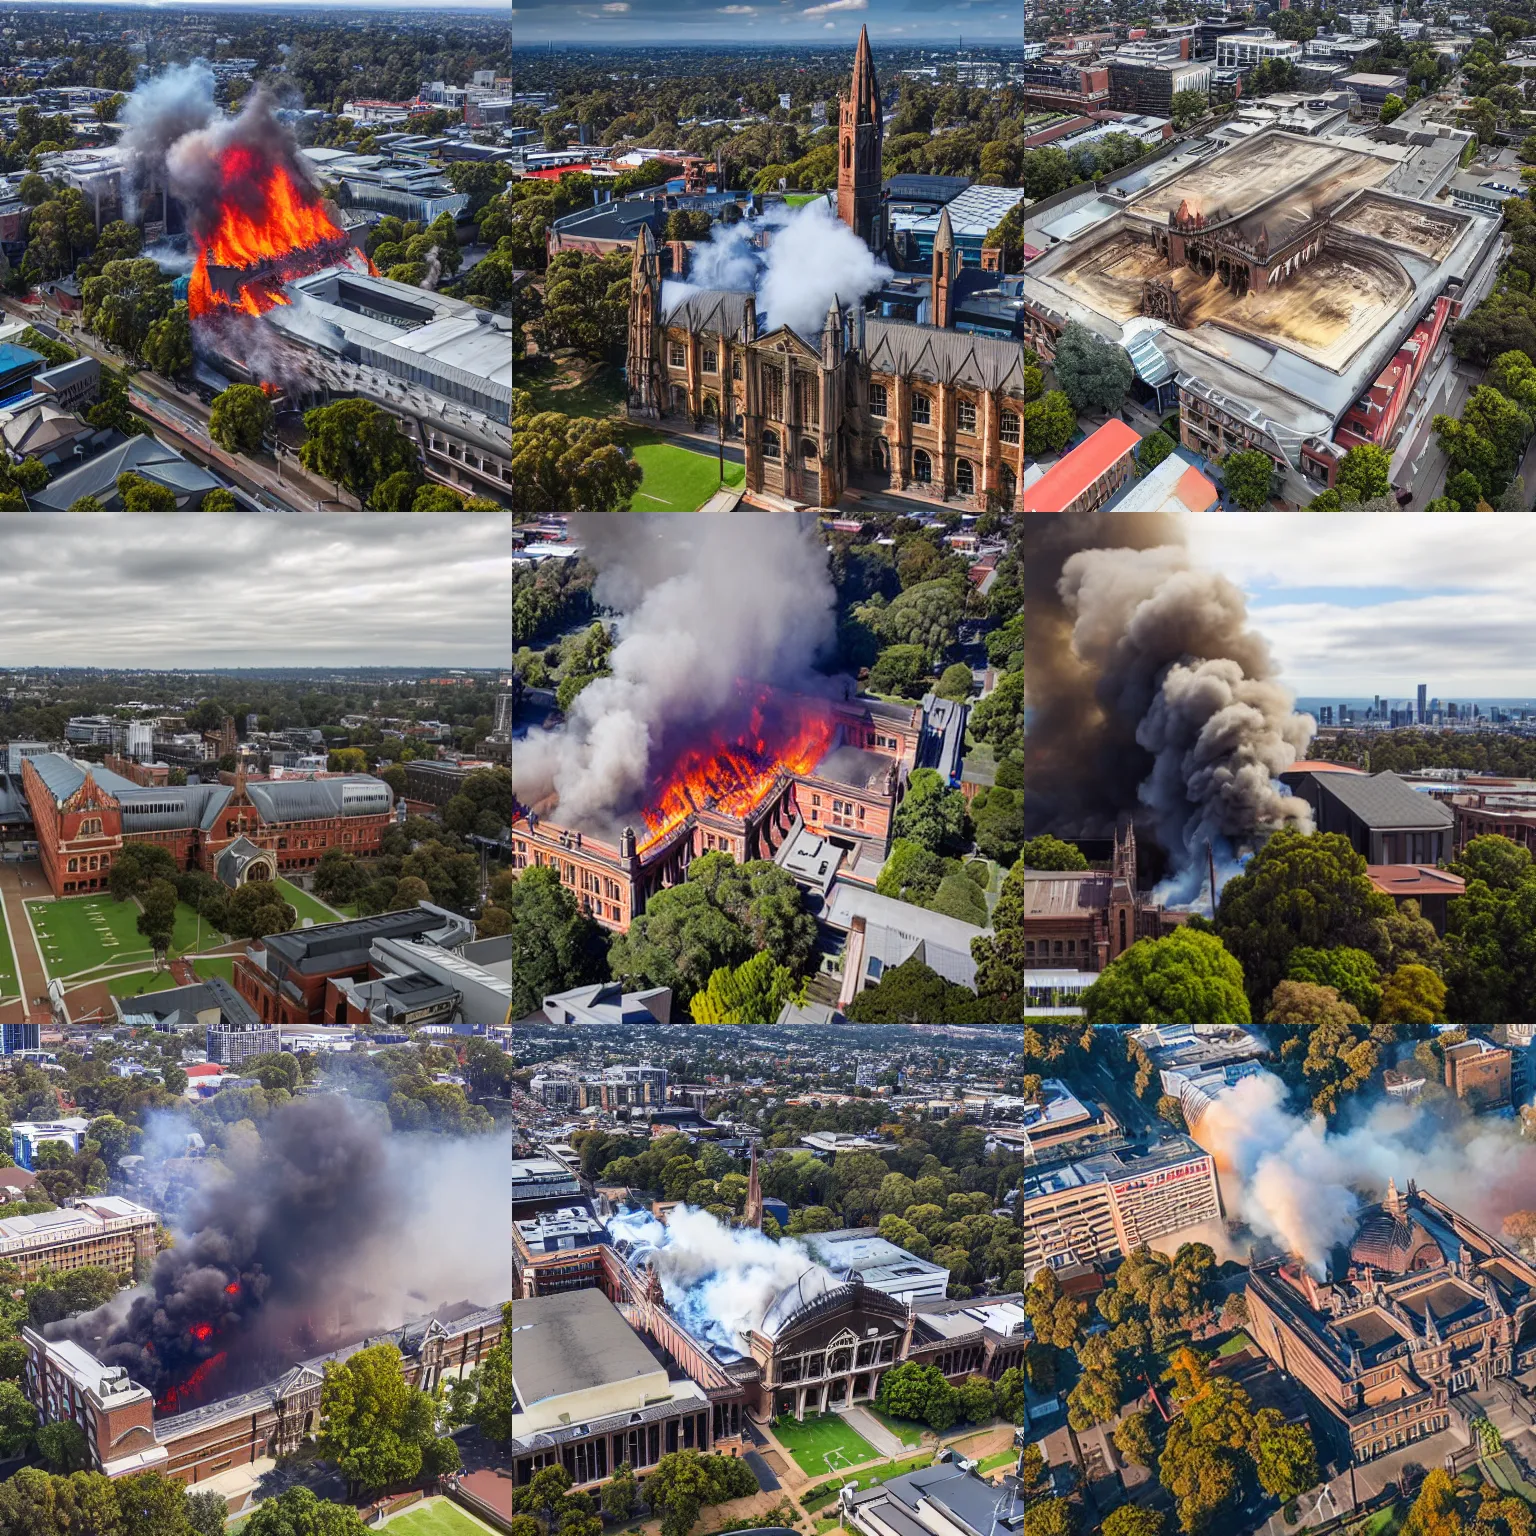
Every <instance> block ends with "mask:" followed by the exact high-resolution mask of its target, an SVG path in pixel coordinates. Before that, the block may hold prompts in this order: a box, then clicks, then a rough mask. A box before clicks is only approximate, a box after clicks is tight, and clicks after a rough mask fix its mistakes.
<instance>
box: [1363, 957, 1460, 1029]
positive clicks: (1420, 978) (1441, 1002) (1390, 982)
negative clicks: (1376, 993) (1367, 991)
mask: <svg viewBox="0 0 1536 1536" xmlns="http://www.w3.org/2000/svg"><path fill="white" fill-rule="evenodd" d="M1377 1021H1378V1022H1379V1023H1380V1024H1383V1025H1389V1024H1390V1025H1396V1024H1410V1025H1421V1024H1444V1023H1445V1022H1446V1016H1445V983H1444V982H1443V981H1441V979H1440V978H1439V977H1438V976H1437V975H1435V973H1434V972H1433V971H1432V970H1430V969H1429V967H1428V966H1424V965H1403V966H1399V967H1398V968H1397V970H1395V971H1393V972H1392V974H1391V975H1390V976H1388V977H1387V978H1386V979H1385V980H1384V981H1383V982H1382V985H1381V1012H1380V1013H1379V1014H1378V1015H1377Z"/></svg>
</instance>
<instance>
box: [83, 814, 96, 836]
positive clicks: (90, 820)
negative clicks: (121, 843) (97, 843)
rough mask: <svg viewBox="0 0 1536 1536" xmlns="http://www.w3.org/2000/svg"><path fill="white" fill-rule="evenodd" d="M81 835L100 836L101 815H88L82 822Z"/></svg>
mask: <svg viewBox="0 0 1536 1536" xmlns="http://www.w3.org/2000/svg"><path fill="white" fill-rule="evenodd" d="M80 836H81V837H100V836H101V817H100V816H87V817H86V819H85V820H84V821H82V822H81V823H80Z"/></svg>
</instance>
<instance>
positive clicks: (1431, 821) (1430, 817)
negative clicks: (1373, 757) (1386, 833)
mask: <svg viewBox="0 0 1536 1536" xmlns="http://www.w3.org/2000/svg"><path fill="white" fill-rule="evenodd" d="M1317 785H1318V788H1319V789H1321V790H1324V791H1326V792H1327V793H1328V794H1330V795H1332V796H1333V798H1334V799H1335V800H1337V801H1339V802H1340V803H1341V804H1342V805H1344V806H1345V807H1346V808H1347V809H1349V810H1351V811H1353V812H1354V813H1355V815H1356V816H1358V817H1359V818H1360V820H1361V821H1363V822H1364V823H1365V824H1366V825H1367V826H1368V827H1376V828H1383V829H1390V828H1395V827H1435V828H1439V827H1449V826H1451V825H1452V823H1453V822H1454V821H1455V818H1454V817H1453V816H1452V815H1451V813H1450V812H1449V811H1448V810H1446V808H1445V807H1444V806H1443V805H1441V804H1440V802H1439V801H1438V800H1432V799H1430V797H1429V796H1428V795H1421V794H1419V793H1418V791H1417V790H1413V789H1409V787H1408V786H1407V785H1406V784H1405V783H1403V781H1402V780H1401V779H1400V778H1398V776H1397V775H1396V774H1395V773H1373V774H1371V775H1370V776H1369V777H1365V776H1363V775H1362V776H1361V777H1359V778H1356V777H1355V776H1354V775H1353V774H1345V773H1330V774H1328V775H1326V776H1325V777H1322V778H1319V779H1318V780H1317Z"/></svg>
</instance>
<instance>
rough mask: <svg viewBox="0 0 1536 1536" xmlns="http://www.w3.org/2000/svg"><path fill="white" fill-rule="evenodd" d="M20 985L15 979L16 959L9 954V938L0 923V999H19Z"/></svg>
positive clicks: (2, 924) (3, 925)
mask: <svg viewBox="0 0 1536 1536" xmlns="http://www.w3.org/2000/svg"><path fill="white" fill-rule="evenodd" d="M20 996H21V983H20V982H19V981H18V980H17V979H16V957H15V955H13V954H12V953H11V936H10V934H9V933H7V932H6V927H5V924H4V923H3V922H0V997H20Z"/></svg>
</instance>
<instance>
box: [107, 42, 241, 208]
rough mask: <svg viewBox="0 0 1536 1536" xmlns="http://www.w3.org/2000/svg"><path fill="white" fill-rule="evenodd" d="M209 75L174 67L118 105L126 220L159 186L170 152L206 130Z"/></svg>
mask: <svg viewBox="0 0 1536 1536" xmlns="http://www.w3.org/2000/svg"><path fill="white" fill-rule="evenodd" d="M213 88H214V80H213V71H212V70H211V69H210V68H209V67H208V66H207V64H205V63H202V62H201V61H199V62H197V63H193V64H178V65H176V66H174V67H173V68H171V69H168V70H166V71H165V73H164V74H160V75H156V76H155V77H154V79H152V80H146V81H145V82H144V83H143V84H142V85H140V86H138V87H136V88H135V90H134V91H133V92H132V94H131V95H130V96H129V97H128V100H127V101H126V102H124V103H123V110H122V117H121V120H122V122H123V123H124V124H125V125H126V126H125V128H124V130H123V132H122V135H121V136H120V137H119V139H118V148H119V150H120V151H121V153H122V155H123V161H124V164H123V197H124V205H125V214H126V216H127V217H128V218H130V219H131V218H133V217H134V216H135V214H136V212H137V209H138V204H139V199H140V198H141V197H142V196H143V194H144V192H145V189H146V188H147V187H148V186H149V185H150V183H151V182H154V181H163V179H164V176H165V161H166V156H167V155H168V154H169V153H170V149H171V146H172V145H173V144H174V143H175V142H176V141H177V140H178V139H181V138H184V137H185V136H186V135H187V134H189V133H196V132H198V131H199V130H200V129H202V128H206V127H207V126H208V124H209V123H211V122H212V121H213V120H214V119H215V118H216V117H217V116H218V107H217V106H216V105H215V103H214V99H213Z"/></svg>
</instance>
